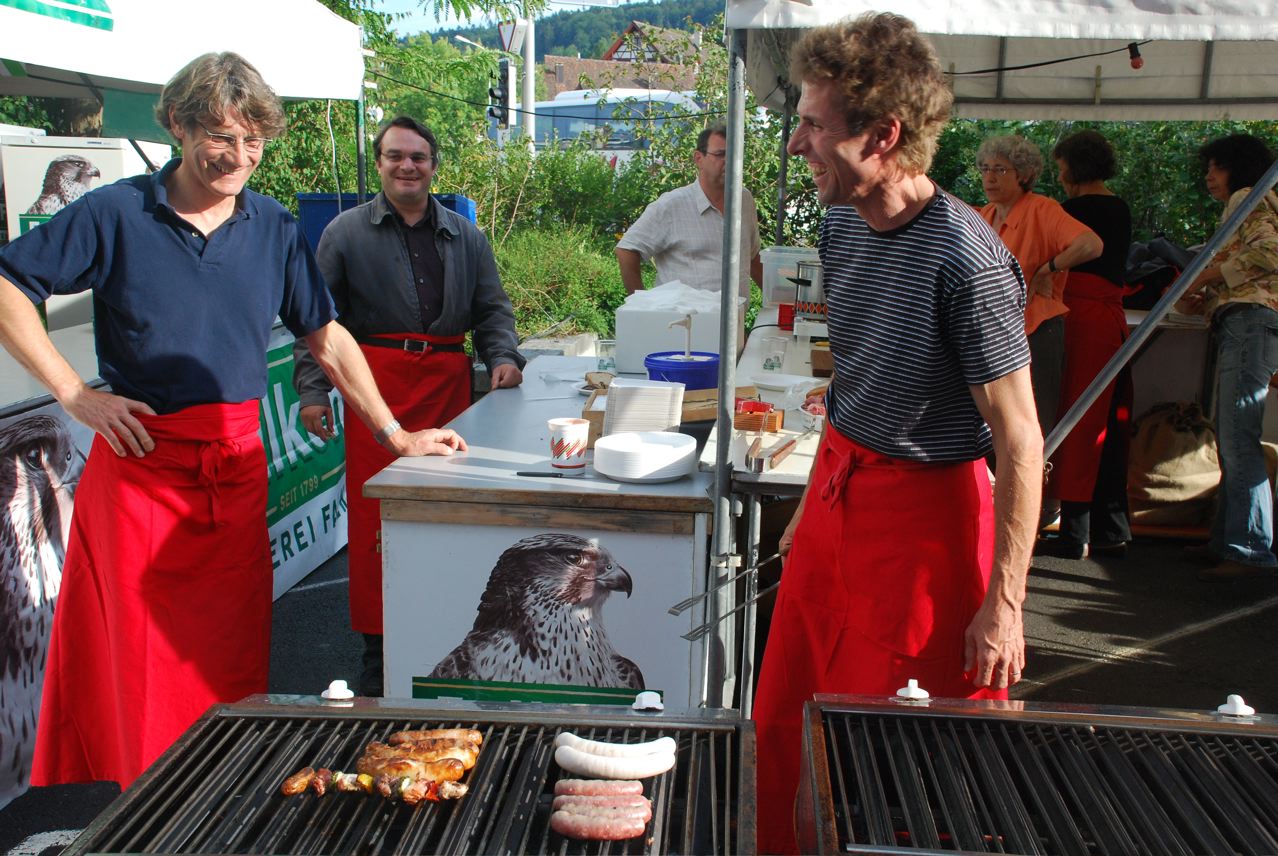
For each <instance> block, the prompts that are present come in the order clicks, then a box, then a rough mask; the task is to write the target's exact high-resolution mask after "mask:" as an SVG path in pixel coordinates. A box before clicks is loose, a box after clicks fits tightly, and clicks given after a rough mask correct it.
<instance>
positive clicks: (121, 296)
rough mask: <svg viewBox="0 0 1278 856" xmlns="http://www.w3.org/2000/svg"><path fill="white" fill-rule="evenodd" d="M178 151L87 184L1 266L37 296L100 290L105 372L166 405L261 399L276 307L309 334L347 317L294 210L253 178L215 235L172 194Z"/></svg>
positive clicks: (129, 390) (4, 253) (132, 392)
mask: <svg viewBox="0 0 1278 856" xmlns="http://www.w3.org/2000/svg"><path fill="white" fill-rule="evenodd" d="M179 163H181V159H180V158H175V159H174V160H171V161H169V163H168V164H166V165H165V167H164V169H163V170H161V171H160V172H158V173H156V174H154V175H149V176H147V175H138V176H134V177H132V178H126V179H122V180H120V181H118V182H116V183H115V184H111V185H108V186H106V187H102V188H99V189H97V190H94V191H92V192H90V193H86V194H85V195H84V196H82V197H80V198H79V199H78V200H76V201H75V202H73V203H72V204H70V205H68V206H67V207H66V208H64V209H63V210H62V211H60V212H58V214H57V215H55V216H54V217H53V219H51V220H49V221H48V222H47V223H44V224H42V225H40V226H39V227H37V228H35V229H33V230H32V231H30V232H28V233H27V234H25V235H23V236H22V237H20V238H18V239H17V240H16V241H13V242H12V243H10V244H9V245H8V246H5V247H2V248H0V276H3V277H4V278H5V279H8V280H9V281H10V282H12V283H13V284H14V285H16V286H17V287H18V288H19V289H21V290H22V291H23V292H24V293H25V294H26V295H27V296H28V297H29V298H30V299H31V301H32V302H33V303H39V302H41V301H43V300H45V299H47V298H48V297H49V295H51V294H76V293H78V292H82V291H85V290H87V289H92V290H93V313H94V328H95V329H94V336H95V340H96V346H97V354H98V371H99V373H100V375H101V377H102V379H103V380H105V381H106V382H107V383H109V384H110V385H111V389H112V390H113V391H114V392H115V393H117V394H118V395H123V396H125V397H126V398H133V399H137V400H139V401H144V402H146V403H147V404H149V405H150V406H151V407H152V408H153V409H154V410H155V411H156V412H157V413H172V412H174V411H177V410H181V409H183V408H185V407H190V406H191V405H195V404H213V403H235V402H241V401H249V400H253V399H260V398H261V397H262V396H263V395H265V394H266V348H267V344H268V343H269V341H270V335H271V327H272V326H273V325H274V323H275V318H276V316H277V315H278V316H279V318H280V320H282V321H283V322H284V324H285V325H286V326H287V327H288V329H289V330H290V331H292V333H293V335H295V336H299V337H300V336H305V335H306V334H308V333H312V332H314V331H315V330H318V329H319V328H320V327H323V326H324V325H325V324H327V323H328V322H329V321H331V320H333V318H334V317H336V314H335V312H334V310H333V302H332V300H331V298H330V297H329V294H328V289H327V288H326V287H325V285H324V279H323V277H322V276H321V275H320V272H319V267H318V265H316V263H315V257H314V255H313V254H312V253H311V250H310V247H309V246H308V245H307V243H306V241H305V239H304V238H303V237H302V230H301V229H300V228H299V226H298V223H297V220H296V219H294V217H293V215H291V214H290V213H289V212H288V211H287V210H286V209H285V208H284V207H283V206H282V205H280V204H279V203H278V202H276V201H275V200H274V199H271V198H270V197H267V196H262V195H261V194H259V193H254V192H253V191H251V190H248V189H247V188H246V189H245V190H244V191H243V192H241V193H240V195H239V197H238V199H237V207H236V212H235V214H234V215H233V216H232V217H231V218H230V219H229V220H227V221H226V222H225V223H223V224H222V225H221V226H219V227H218V228H217V229H216V230H214V232H213V234H212V235H210V236H209V237H208V238H207V239H205V238H204V237H203V236H202V235H200V233H199V231H198V230H197V229H195V228H194V227H193V226H191V225H190V224H189V223H187V222H186V221H185V220H183V219H182V218H181V217H179V216H178V215H177V213H176V212H175V211H174V210H173V208H172V207H171V206H170V205H169V204H168V194H167V192H166V190H165V187H164V181H165V179H166V178H167V177H168V176H169V175H171V174H172V172H173V170H175V169H176V168H177V166H178V164H179Z"/></svg>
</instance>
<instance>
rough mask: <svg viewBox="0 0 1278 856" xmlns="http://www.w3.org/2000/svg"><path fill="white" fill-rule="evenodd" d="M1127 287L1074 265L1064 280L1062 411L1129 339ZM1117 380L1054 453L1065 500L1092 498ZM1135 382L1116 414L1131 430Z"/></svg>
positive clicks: (1058, 489)
mask: <svg viewBox="0 0 1278 856" xmlns="http://www.w3.org/2000/svg"><path fill="white" fill-rule="evenodd" d="M1123 294H1124V289H1122V288H1120V287H1118V286H1116V285H1114V284H1113V283H1112V282H1110V281H1109V280H1107V279H1105V278H1104V277H1100V276H1096V275H1094V274H1089V273H1079V272H1078V271H1071V272H1070V275H1069V281H1068V282H1067V283H1066V286H1065V304H1066V305H1067V306H1069V314H1068V315H1066V316H1065V372H1064V376H1063V378H1062V379H1061V403H1060V410H1059V411H1058V412H1059V413H1060V414H1061V415H1064V414H1065V412H1066V411H1067V410H1068V409H1069V408H1070V407H1071V406H1073V404H1074V402H1075V401H1077V400H1078V398H1079V396H1081V395H1082V394H1083V390H1085V389H1087V385H1088V384H1090V383H1091V382H1092V380H1093V379H1095V377H1096V375H1098V374H1099V373H1100V370H1101V369H1102V368H1104V367H1105V364H1106V363H1108V362H1109V360H1110V358H1111V357H1113V356H1114V354H1116V353H1117V352H1118V349H1119V348H1121V347H1122V345H1123V342H1125V341H1127V316H1126V314H1125V313H1124V312H1123ZM1113 396H1114V384H1112V383H1111V384H1110V385H1109V386H1107V387H1105V389H1104V391H1102V392H1101V394H1100V396H1099V397H1098V398H1097V399H1096V401H1095V402H1094V403H1093V404H1092V406H1091V407H1089V408H1088V409H1087V412H1086V413H1084V414H1083V418H1082V419H1080V420H1079V422H1078V424H1077V425H1075V426H1074V428H1073V430H1072V431H1070V432H1069V434H1067V435H1066V436H1065V439H1064V440H1062V441H1061V444H1060V446H1058V447H1057V449H1056V452H1055V453H1054V454H1053V455H1052V475H1051V478H1050V479H1049V480H1048V485H1049V490H1050V491H1051V493H1052V495H1053V496H1055V497H1056V498H1057V499H1060V500H1063V501H1065V502H1091V501H1092V493H1093V491H1095V489H1096V476H1097V472H1098V470H1099V468H1100V460H1101V448H1102V447H1103V446H1104V445H1105V431H1106V426H1107V424H1108V422H1109V411H1110V405H1111V403H1112V402H1113ZM1131 409H1132V401H1131V385H1130V384H1124V385H1123V391H1122V392H1120V401H1119V402H1118V412H1117V420H1118V426H1119V429H1120V430H1121V431H1123V432H1124V434H1126V432H1127V430H1128V427H1127V426H1128V423H1129V421H1130V419H1131Z"/></svg>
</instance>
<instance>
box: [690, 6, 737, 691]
mask: <svg viewBox="0 0 1278 856" xmlns="http://www.w3.org/2000/svg"><path fill="white" fill-rule="evenodd" d="M745 51H746V33H745V31H744V30H733V31H731V34H730V39H729V46H728V121H727V125H728V154H727V158H728V162H727V165H726V170H727V171H726V174H725V177H724V186H725V188H726V190H725V192H724V199H723V276H722V278H721V280H720V293H719V296H720V304H719V305H720V312H719V408H718V409H719V413H718V417H717V420H716V425H715V431H716V436H717V438H718V439H717V443H716V446H715V462H714V500H715V512H714V538H713V544H714V549H713V555H712V557H711V572H712V573H711V579H713V578H715V577H717V576H718V574H719V573H720V572H721V571H724V570H730V568H729V567H728V556H729V555H730V554H731V553H732V549H733V537H732V534H733V533H732V529H733V525H732V524H733V519H732V457H731V456H732V412H733V409H734V408H733V405H734V398H735V392H736V388H737V295H738V281H739V271H740V270H741V176H742V172H743V164H744V159H743V157H742V155H743V149H744V139H745ZM706 611H707V613H709V614H707V615H706V620H707V621H713V620H714V619H716V618H718V617H719V616H718V609H717V604H716V603H715V599H714V598H710V599H709V601H708V603H707V606H706ZM711 647H712V646H711V645H710V644H707V645H706V648H705V651H706V654H705V658H706V663H705V665H706V666H707V668H706V670H705V671H704V672H703V675H704V676H705V679H704V680H703V682H702V692H701V703H702V706H703V707H704V706H706V705H707V703H708V702H709V701H710V699H711V697H712V694H711V693H710V692H709V685H708V681H709V669H708V666H709V659H710V653H709V651H710V648H711ZM725 654H726V656H725V660H726V659H731V657H732V653H731V652H725ZM742 677H743V678H745V677H746V676H742ZM718 695H722V687H720V688H719V691H718Z"/></svg>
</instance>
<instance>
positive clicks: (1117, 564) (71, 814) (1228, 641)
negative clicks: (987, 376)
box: [0, 538, 1278, 856]
mask: <svg viewBox="0 0 1278 856" xmlns="http://www.w3.org/2000/svg"><path fill="white" fill-rule="evenodd" d="M1182 547H1183V542H1179V541H1172V540H1159V539H1149V538H1143V539H1138V540H1137V541H1136V542H1134V543H1133V544H1132V545H1131V548H1130V549H1129V551H1128V554H1127V557H1126V558H1122V559H1105V560H1089V559H1083V560H1078V561H1070V560H1065V559H1054V558H1036V559H1035V560H1034V567H1033V569H1032V572H1031V575H1030V579H1029V596H1028V599H1027V601H1026V606H1025V627H1026V640H1027V643H1028V645H1029V662H1028V666H1027V669H1026V678H1025V680H1024V681H1023V682H1022V683H1021V684H1020V685H1018V686H1017V687H1016V688H1015V690H1014V692H1013V697H1015V698H1020V699H1026V700H1033V701H1035V702H1043V703H1073V704H1085V705H1127V706H1136V707H1157V708H1183V709H1191V710H1214V709H1215V707H1216V706H1217V705H1219V704H1221V703H1223V702H1224V701H1225V698H1226V696H1227V695H1229V694H1230V693H1238V694H1240V695H1242V696H1243V697H1244V698H1245V699H1246V700H1247V702H1248V703H1249V704H1251V705H1252V706H1254V707H1255V708H1256V710H1257V711H1258V712H1260V713H1270V714H1278V668H1276V667H1275V665H1274V658H1275V651H1278V578H1267V579H1259V580H1246V581H1236V582H1227V583H1207V582H1202V581H1200V580H1198V579H1197V577H1196V572H1197V570H1198V566H1196V565H1194V564H1192V563H1191V562H1190V561H1188V560H1186V559H1184V558H1183V557H1182V556H1181V549H1182ZM346 596H347V594H346V557H345V553H344V552H343V553H339V554H338V555H337V556H335V557H333V558H332V559H330V560H329V561H328V562H327V563H325V564H324V565H323V566H321V567H320V568H319V569H318V570H316V571H315V572H314V573H313V574H311V575H310V576H309V577H307V578H306V579H305V580H303V581H302V582H301V583H300V584H298V585H297V586H295V587H294V588H293V589H292V590H291V591H289V592H288V593H287V594H285V595H284V596H283V597H281V598H280V599H279V600H277V601H276V603H275V614H274V623H273V635H272V644H271V674H270V691H271V692H272V693H302V694H315V693H318V692H319V691H321V690H322V689H323V688H324V687H326V686H327V685H328V683H329V681H330V680H332V679H334V678H345V679H346V680H347V681H349V682H351V683H352V684H354V682H355V679H356V677H357V676H358V673H359V668H360V654H361V649H362V640H361V639H360V637H359V636H358V635H357V634H356V633H354V632H352V631H351V630H350V629H349V628H348V621H347V610H346ZM117 793H118V790H117V789H116V788H115V786H114V785H108V784H103V783H99V784H96V785H69V786H65V787H59V788H35V789H33V790H32V791H30V792H28V793H27V794H26V795H24V796H23V797H20V798H19V799H17V800H15V801H14V802H13V803H11V804H10V805H9V806H8V807H6V808H5V809H4V810H2V811H0V853H4V854H7V856H27V854H45V856H52V854H54V853H56V852H57V851H58V849H60V848H61V847H62V846H64V845H65V844H66V843H68V842H69V841H70V840H71V839H72V838H73V837H74V834H75V831H76V830H79V829H82V828H83V827H84V826H85V825H86V824H87V823H88V822H90V820H91V819H92V818H93V817H94V816H96V814H97V813H98V812H100V811H101V810H102V809H103V808H105V807H106V806H107V805H108V804H109V803H110V801H111V800H112V799H113V798H114V797H115V796H116V795H117Z"/></svg>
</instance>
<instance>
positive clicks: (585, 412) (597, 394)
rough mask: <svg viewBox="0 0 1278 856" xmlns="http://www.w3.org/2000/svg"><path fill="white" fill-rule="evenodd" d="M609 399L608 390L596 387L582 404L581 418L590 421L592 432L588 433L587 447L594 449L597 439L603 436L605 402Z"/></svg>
mask: <svg viewBox="0 0 1278 856" xmlns="http://www.w3.org/2000/svg"><path fill="white" fill-rule="evenodd" d="M607 401H608V390H606V389H596V390H595V391H594V392H592V393H590V397H589V398H587V399H586V403H585V404H584V405H582V408H581V418H582V419H585V420H586V421H587V422H589V423H590V433H589V434H587V435H586V448H587V449H593V448H594V447H595V441H596V440H598V439H599V438H600V437H602V436H603V424H604V404H605V403H606V402H607Z"/></svg>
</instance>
